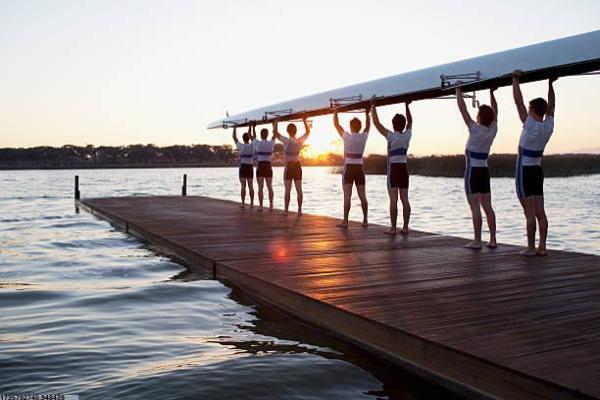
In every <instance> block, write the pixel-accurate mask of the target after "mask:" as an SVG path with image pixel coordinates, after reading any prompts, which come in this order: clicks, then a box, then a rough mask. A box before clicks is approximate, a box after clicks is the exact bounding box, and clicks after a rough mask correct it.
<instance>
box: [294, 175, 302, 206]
mask: <svg viewBox="0 0 600 400" xmlns="http://www.w3.org/2000/svg"><path fill="white" fill-rule="evenodd" d="M294 186H296V196H298V215H302V200H304V193H302V181H301V180H297V179H296V180H295V181H294Z"/></svg>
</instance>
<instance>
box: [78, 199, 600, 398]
mask: <svg viewBox="0 0 600 400" xmlns="http://www.w3.org/2000/svg"><path fill="white" fill-rule="evenodd" d="M81 204H82V205H83V206H84V207H87V208H88V209H90V210H92V212H94V213H98V214H99V215H100V216H102V217H104V218H106V219H108V220H110V221H112V222H114V223H115V224H117V225H120V226H122V227H124V228H125V229H126V230H128V231H130V232H132V233H134V234H136V235H137V236H140V237H141V238H143V239H144V240H147V241H149V242H151V243H154V244H156V245H158V246H161V247H163V248H165V249H167V250H169V251H170V252H172V253H174V254H175V255H178V256H180V257H181V258H182V259H184V260H186V262H187V263H188V264H189V265H190V267H191V268H199V269H203V270H206V271H208V272H210V273H213V274H215V275H216V276H219V277H222V278H224V279H227V280H230V281H231V282H232V283H234V284H236V285H238V286H240V287H241V288H242V289H243V290H246V291H247V292H248V294H250V295H252V296H254V297H257V298H259V299H261V300H263V301H265V302H267V303H270V304H272V305H273V306H275V307H279V308H282V309H284V310H285V311H287V312H290V313H292V314H295V315H296V316H297V317H299V318H302V319H305V320H307V321H308V322H311V323H313V324H315V325H317V326H321V327H323V328H326V329H329V330H331V331H332V332H334V333H336V334H338V335H340V336H342V337H344V338H347V339H349V340H352V341H354V342H356V343H358V344H360V345H362V346H364V347H366V348H368V349H371V350H373V351H374V352H376V353H378V354H382V355H385V356H386V357H388V358H392V359H398V360H402V361H408V362H410V363H413V364H416V365H418V366H419V367H420V368H423V369H426V370H427V371H429V372H431V373H434V374H437V375H439V376H442V377H444V378H447V379H449V380H453V381H458V382H460V383H462V384H464V385H465V386H468V387H470V388H474V389H476V390H478V391H481V392H484V393H487V394H489V395H492V396H495V397H500V398H510V399H521V398H532V399H533V398H535V399H555V398H556V399H585V398H600V257H598V256H595V255H589V254H578V253H573V252H563V251H551V252H550V256H549V257H534V258H524V257H521V256H519V255H517V254H516V253H517V251H518V250H519V247H517V246H511V245H502V244H501V245H500V246H499V247H498V248H497V249H487V248H485V249H482V250H481V251H470V250H466V249H462V248H461V247H460V246H461V245H462V244H464V243H466V242H467V241H466V240H465V239H462V238H457V237H452V236H445V235H438V234H432V233H428V232H420V231H414V232H411V234H410V235H408V236H402V235H397V236H395V237H388V236H385V235H383V234H382V233H383V230H384V229H385V228H384V227H382V226H377V225H372V226H370V227H369V228H368V229H364V228H362V227H361V226H360V224H358V223H352V224H351V227H350V229H348V230H340V229H338V228H336V227H335V225H336V224H337V223H338V222H339V221H338V220H336V219H334V218H328V217H322V216H316V215H304V216H302V217H298V216H297V215H296V214H294V213H290V215H288V216H282V215H281V213H279V212H268V211H264V212H258V211H257V210H251V209H240V208H239V207H238V205H237V204H236V203H233V202H229V201H223V200H217V199H211V198H206V197H169V196H156V197H128V198H107V199H87V200H84V201H82V202H81Z"/></svg>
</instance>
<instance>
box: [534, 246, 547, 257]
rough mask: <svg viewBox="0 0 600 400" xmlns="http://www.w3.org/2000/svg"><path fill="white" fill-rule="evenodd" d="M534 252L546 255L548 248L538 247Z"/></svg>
mask: <svg viewBox="0 0 600 400" xmlns="http://www.w3.org/2000/svg"><path fill="white" fill-rule="evenodd" d="M535 254H537V255H538V256H543V257H545V256H547V255H548V250H546V248H545V247H538V249H537V251H536V252H535Z"/></svg>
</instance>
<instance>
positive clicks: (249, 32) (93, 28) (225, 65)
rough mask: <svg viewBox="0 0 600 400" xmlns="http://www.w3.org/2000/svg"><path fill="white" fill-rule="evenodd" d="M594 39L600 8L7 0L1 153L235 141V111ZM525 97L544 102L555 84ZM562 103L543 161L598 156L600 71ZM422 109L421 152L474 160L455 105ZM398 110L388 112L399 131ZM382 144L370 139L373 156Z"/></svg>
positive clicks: (320, 140) (330, 138) (319, 129)
mask: <svg viewBox="0 0 600 400" xmlns="http://www.w3.org/2000/svg"><path fill="white" fill-rule="evenodd" d="M596 29H600V1H598V0H572V1H569V2H566V1H563V0H547V1H544V2H542V3H540V2H524V1H521V0H520V1H515V0H508V1H498V2H492V1H488V2H484V1H481V0H480V1H432V0H419V1H403V0H382V1H370V2H368V1H364V0H362V1H354V0H343V1H339V0H333V1H323V0H320V1H313V0H305V1H301V2H299V1H293V2H286V1H268V0H256V1H230V0H219V1H183V0H171V1H154V0H144V1H142V0H139V1H137V0H130V1H122V0H120V1H112V0H103V1H92V0H69V1H67V0H53V1H43V0H39V1H29V0H0V60H1V61H0V82H1V85H0V147H30V146H38V145H52V146H62V145H65V144H75V145H87V144H93V145H126V144H136V143H154V144H156V145H172V144H199V143H208V144H227V143H232V141H231V135H230V133H229V132H227V131H224V130H211V131H207V129H206V126H207V125H208V123H210V122H212V121H214V120H218V119H220V118H222V117H224V116H225V112H226V111H229V112H230V113H231V114H232V115H233V114H235V113H239V112H243V111H246V110H248V109H253V108H257V107H260V106H264V105H268V104H272V103H276V102H279V101H283V100H288V99H291V98H295V97H300V96H304V95H309V94H313V93H315V92H320V91H323V90H328V89H333V88H336V87H340V86H345V85H349V84H354V83H358V82H362V81H368V80H372V79H376V78H380V77H385V76H389V75H394V74H398V73H402V72H408V71H411V70H415V69H420V68H426V67H429V66H433V65H438V64H442V63H447V62H450V61H455V60H460V59H463V58H470V57H474V56H478V55H483V54H487V53H493V52H496V51H500V50H505V49H510V48H514V47H518V46H522V45H527V44H532V43H536V42H541V41H546V40H551V39H555V38H559V37H564V36H570V35H573V34H577V33H582V32H588V31H592V30H596ZM523 92H524V96H525V98H526V99H528V98H532V97H538V96H544V97H545V96H546V92H547V86H546V84H545V83H533V84H527V85H524V87H523ZM556 93H557V111H556V130H555V135H554V137H553V138H552V140H551V142H550V143H549V145H548V147H547V152H548V153H562V152H572V151H581V150H586V149H597V150H600V118H598V117H597V113H598V112H597V104H598V99H597V94H598V93H600V75H598V76H586V77H582V76H579V77H570V78H561V79H560V80H559V81H558V82H557V83H556ZM497 97H498V102H499V107H500V111H499V133H498V137H497V139H496V141H495V143H494V146H493V148H492V152H495V153H503V152H504V153H505V152H514V151H515V149H516V146H517V141H518V136H519V133H520V130H521V127H520V122H519V120H518V116H517V113H516V110H515V107H514V104H513V101H512V98H511V93H510V89H508V88H503V89H500V90H499V91H498V95H497ZM480 98H481V100H482V101H483V102H484V103H487V102H488V101H489V100H488V99H489V97H488V95H487V93H485V92H482V93H481V95H480ZM412 110H413V117H414V128H413V139H412V143H411V150H410V152H411V153H413V154H417V155H425V154H455V153H462V152H463V151H464V145H465V141H466V138H467V130H466V128H465V126H464V123H463V122H462V119H461V117H460V115H459V113H458V111H457V109H456V104H455V102H454V101H450V100H427V101H420V102H416V103H413V105H412ZM398 111H401V112H402V111H403V107H402V106H390V107H385V108H382V109H381V110H380V118H381V120H382V121H383V122H385V123H386V124H387V125H390V123H389V120H390V119H391V116H392V115H393V113H395V112H398ZM471 111H472V112H473V115H474V114H475V110H474V109H471ZM352 116H354V115H352ZM346 120H347V119H343V121H346ZM373 132H375V131H373ZM336 138H337V135H336V133H335V130H334V129H333V126H332V123H331V117H320V118H317V119H316V120H315V121H314V129H313V135H312V137H311V139H310V140H309V143H312V144H313V145H314V146H315V147H319V148H325V147H326V146H333V148H335V147H336V146H337V144H336V142H335V141H336ZM385 146H386V144H385V140H384V139H383V137H380V136H379V135H377V134H374V135H372V137H370V138H369V143H368V146H367V152H368V153H384V152H385Z"/></svg>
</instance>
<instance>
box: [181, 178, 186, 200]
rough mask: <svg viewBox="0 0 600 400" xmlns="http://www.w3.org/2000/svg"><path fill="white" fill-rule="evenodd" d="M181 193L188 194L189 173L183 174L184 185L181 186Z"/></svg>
mask: <svg viewBox="0 0 600 400" xmlns="http://www.w3.org/2000/svg"><path fill="white" fill-rule="evenodd" d="M181 195H182V196H187V174H183V186H182V187H181Z"/></svg>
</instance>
